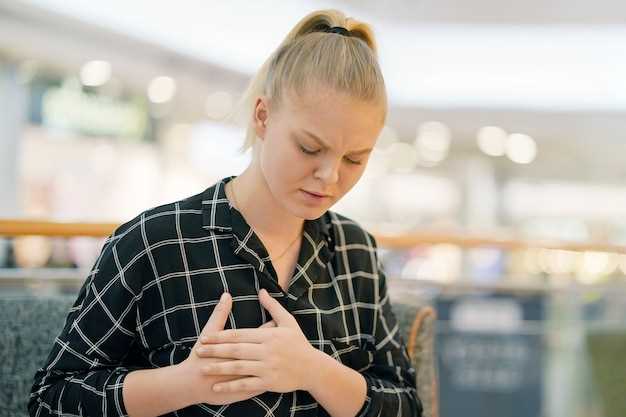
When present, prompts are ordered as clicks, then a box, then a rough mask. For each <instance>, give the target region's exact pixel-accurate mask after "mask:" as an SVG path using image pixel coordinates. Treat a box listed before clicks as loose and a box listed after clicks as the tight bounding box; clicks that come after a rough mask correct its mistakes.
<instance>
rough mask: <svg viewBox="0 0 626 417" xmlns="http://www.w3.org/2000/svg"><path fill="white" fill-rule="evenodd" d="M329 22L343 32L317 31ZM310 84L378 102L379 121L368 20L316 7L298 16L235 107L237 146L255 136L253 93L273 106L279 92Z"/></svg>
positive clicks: (377, 76)
mask: <svg viewBox="0 0 626 417" xmlns="http://www.w3.org/2000/svg"><path fill="white" fill-rule="evenodd" d="M334 26H339V27H343V28H345V29H346V30H348V31H349V36H344V35H341V34H336V33H326V32H324V31H323V30H324V28H326V29H328V28H330V27H334ZM315 86H323V87H329V88H331V89H334V90H336V91H341V92H344V93H347V94H348V95H349V96H351V97H354V98H358V99H361V100H365V101H371V102H375V103H380V104H382V108H383V112H384V113H383V117H382V122H384V119H385V118H386V113H387V92H386V88H385V82H384V79H383V75H382V72H381V70H380V67H379V65H378V56H377V49H376V42H375V40H374V33H373V31H372V29H371V27H370V26H369V25H368V24H366V23H363V22H359V21H357V20H354V19H352V18H349V17H346V16H345V15H344V14H343V13H342V12H340V11H338V10H319V11H315V12H312V13H310V14H308V15H307V16H305V17H304V18H302V19H301V20H300V21H299V22H298V24H296V26H295V27H294V28H293V29H292V30H291V31H290V32H289V33H288V34H287V36H286V37H285V39H284V40H283V42H282V43H281V44H280V45H279V46H278V48H277V49H276V50H275V51H274V53H272V55H270V57H269V58H268V59H267V60H266V61H265V62H264V63H263V65H262V66H261V68H260V69H259V71H258V72H257V73H256V75H255V76H254V77H253V78H252V80H251V81H250V83H249V84H248V87H247V89H246V90H245V92H244V94H243V96H242V98H241V100H240V102H239V104H238V106H237V107H236V109H235V111H236V112H238V116H239V117H240V118H241V119H239V120H242V119H243V120H244V121H245V122H246V123H247V130H246V140H245V142H244V144H243V146H242V148H241V150H242V151H246V150H247V149H249V148H250V147H252V146H253V145H254V143H255V141H256V139H257V136H256V132H255V130H254V126H253V114H254V110H255V104H256V99H257V98H258V97H259V96H261V95H265V96H267V97H269V98H271V100H272V106H277V105H278V103H280V99H281V97H282V96H283V95H284V93H285V92H295V93H298V94H301V93H303V92H304V91H305V90H307V89H308V88H310V87H315Z"/></svg>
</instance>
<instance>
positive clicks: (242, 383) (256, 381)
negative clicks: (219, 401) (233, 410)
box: [213, 376, 267, 393]
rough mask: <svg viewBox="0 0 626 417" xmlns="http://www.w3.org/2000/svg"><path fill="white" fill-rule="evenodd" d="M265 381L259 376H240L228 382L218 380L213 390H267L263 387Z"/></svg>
mask: <svg viewBox="0 0 626 417" xmlns="http://www.w3.org/2000/svg"><path fill="white" fill-rule="evenodd" d="M264 385H265V383H264V382H263V380H262V379H261V378H259V377H256V376H254V377H249V378H240V379H237V380H234V381H230V382H220V383H219V384H215V385H213V391H215V392H225V393H226V392H241V391H244V392H246V391H256V390H259V391H267V390H266V389H265V387H264Z"/></svg>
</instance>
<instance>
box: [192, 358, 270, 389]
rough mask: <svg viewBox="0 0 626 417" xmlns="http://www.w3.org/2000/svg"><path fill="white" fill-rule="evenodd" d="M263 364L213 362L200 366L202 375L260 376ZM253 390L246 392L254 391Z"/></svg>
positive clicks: (236, 361) (239, 361) (253, 362)
mask: <svg viewBox="0 0 626 417" xmlns="http://www.w3.org/2000/svg"><path fill="white" fill-rule="evenodd" d="M262 371H263V364H262V362H259V361H245V360H235V361H228V362H219V363H217V362H214V363H210V364H206V365H202V368H201V372H202V374H204V375H249V376H260V375H261V373H262ZM254 390H255V388H252V389H247V390H246V391H254Z"/></svg>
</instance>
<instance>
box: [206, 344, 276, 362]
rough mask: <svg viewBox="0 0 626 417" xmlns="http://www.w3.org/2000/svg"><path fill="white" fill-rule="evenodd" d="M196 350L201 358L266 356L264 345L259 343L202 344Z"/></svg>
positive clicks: (258, 358)
mask: <svg viewBox="0 0 626 417" xmlns="http://www.w3.org/2000/svg"><path fill="white" fill-rule="evenodd" d="M195 351H196V355H198V356H199V357H201V358H225V359H251V360H261V359H263V358H264V357H265V356H266V355H264V353H263V351H264V348H263V346H262V345H260V344H258V343H221V344H215V345H210V344H200V345H199V346H198V347H196V348H195Z"/></svg>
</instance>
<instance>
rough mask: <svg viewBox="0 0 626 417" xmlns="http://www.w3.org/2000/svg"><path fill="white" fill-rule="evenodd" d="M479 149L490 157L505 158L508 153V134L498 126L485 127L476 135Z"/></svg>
mask: <svg viewBox="0 0 626 417" xmlns="http://www.w3.org/2000/svg"><path fill="white" fill-rule="evenodd" d="M476 139H477V142H478V148H479V149H480V150H481V151H482V152H483V153H485V154H486V155H489V156H503V155H504V153H505V152H506V140H507V133H506V131H505V130H504V129H502V128H501V127H498V126H484V127H481V128H480V129H478V133H477V134H476Z"/></svg>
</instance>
